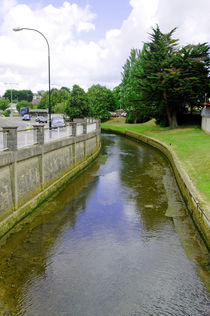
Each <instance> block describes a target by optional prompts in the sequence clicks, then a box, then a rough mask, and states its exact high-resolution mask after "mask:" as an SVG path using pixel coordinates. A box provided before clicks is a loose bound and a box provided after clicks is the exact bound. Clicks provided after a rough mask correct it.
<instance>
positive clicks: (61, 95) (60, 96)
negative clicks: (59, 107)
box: [51, 88, 70, 111]
mask: <svg viewBox="0 0 210 316" xmlns="http://www.w3.org/2000/svg"><path fill="white" fill-rule="evenodd" d="M69 95H70V92H68V91H67V90H66V88H64V89H63V88H61V89H60V90H57V89H53V90H52V93H51V104H52V108H53V111H54V107H55V106H56V104H58V103H59V104H60V103H66V101H67V100H68V98H69Z"/></svg>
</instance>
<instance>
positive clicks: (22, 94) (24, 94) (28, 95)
mask: <svg viewBox="0 0 210 316" xmlns="http://www.w3.org/2000/svg"><path fill="white" fill-rule="evenodd" d="M11 92H12V99H13V100H18V101H22V100H26V101H28V102H31V101H32V100H33V92H32V91H31V90H14V89H10V90H6V92H5V93H4V95H3V96H4V97H5V98H8V99H9V100H10V102H11Z"/></svg>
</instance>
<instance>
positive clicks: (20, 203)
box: [0, 128, 100, 238]
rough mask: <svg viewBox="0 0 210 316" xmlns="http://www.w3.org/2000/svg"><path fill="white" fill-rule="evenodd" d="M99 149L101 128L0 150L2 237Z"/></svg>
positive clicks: (0, 235) (93, 156) (83, 165)
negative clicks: (19, 147) (45, 141)
mask: <svg viewBox="0 0 210 316" xmlns="http://www.w3.org/2000/svg"><path fill="white" fill-rule="evenodd" d="M99 151H100V128H98V129H96V130H95V131H93V132H91V133H88V134H82V135H80V136H74V137H66V138H63V139H60V140H55V141H52V142H49V143H46V144H38V145H34V146H31V147H27V148H22V149H19V150H14V151H7V152H2V153H0V238H1V237H2V236H4V235H5V234H6V233H7V232H8V231H9V230H10V229H11V228H12V227H13V226H15V225H16V223H17V222H19V221H20V220H21V219H22V218H24V217H25V216H27V215H28V214H29V213H30V212H32V211H33V209H34V208H35V207H37V205H38V204H39V203H41V202H42V201H43V200H44V199H46V198H47V197H48V196H49V195H50V194H52V193H53V192H54V191H55V190H57V189H58V188H60V187H61V186H62V185H63V184H64V183H65V182H67V181H68V180H69V179H70V178H71V177H72V176H74V175H75V174H76V173H77V172H79V171H80V170H82V169H83V168H84V167H85V166H87V165H88V164H89V163H90V162H91V161H92V160H93V159H94V158H95V157H96V155H97V154H98V153H99Z"/></svg>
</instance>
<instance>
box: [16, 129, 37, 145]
mask: <svg viewBox="0 0 210 316" xmlns="http://www.w3.org/2000/svg"><path fill="white" fill-rule="evenodd" d="M36 143H37V133H36V131H35V130H33V129H31V130H24V131H17V148H23V147H28V146H31V145H34V144H36Z"/></svg>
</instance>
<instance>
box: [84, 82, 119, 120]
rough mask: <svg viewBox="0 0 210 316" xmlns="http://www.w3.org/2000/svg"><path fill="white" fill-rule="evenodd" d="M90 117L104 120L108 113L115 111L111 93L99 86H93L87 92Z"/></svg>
mask: <svg viewBox="0 0 210 316" xmlns="http://www.w3.org/2000/svg"><path fill="white" fill-rule="evenodd" d="M87 97H88V102H89V106H90V111H91V116H93V117H95V118H100V119H101V120H106V119H108V118H109V117H110V113H109V112H110V111H113V110H115V109H116V102H115V99H114V96H113V94H112V91H111V90H109V89H108V88H106V87H104V86H101V85H99V84H97V85H93V86H92V87H90V88H89V89H88V92H87Z"/></svg>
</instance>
